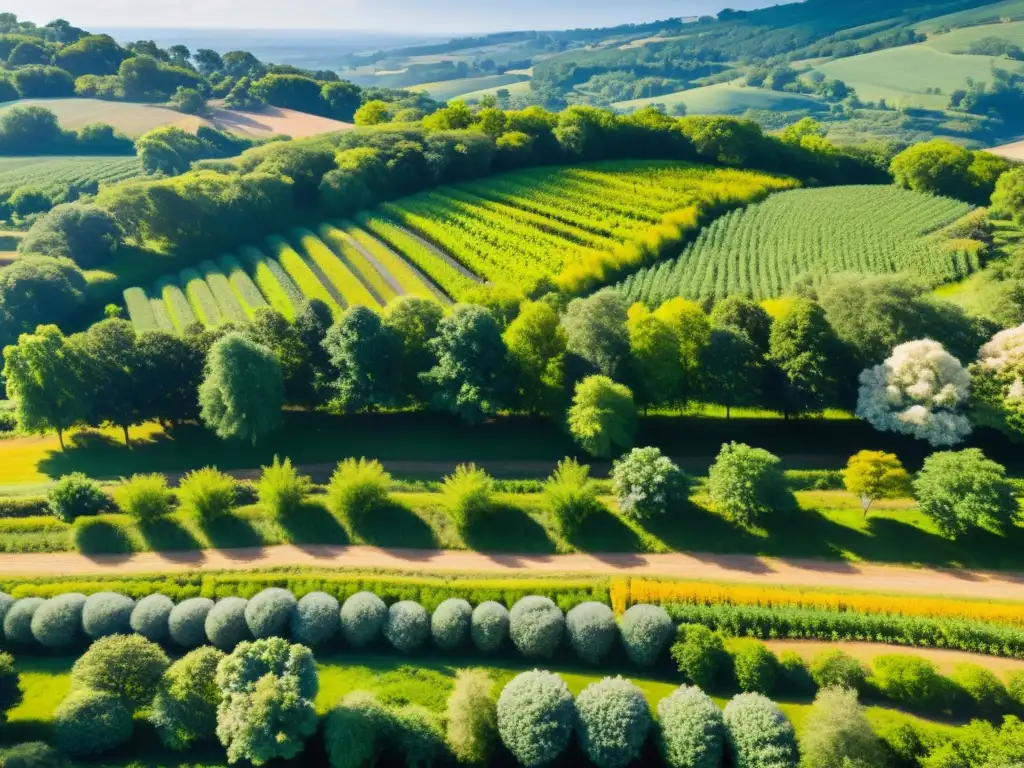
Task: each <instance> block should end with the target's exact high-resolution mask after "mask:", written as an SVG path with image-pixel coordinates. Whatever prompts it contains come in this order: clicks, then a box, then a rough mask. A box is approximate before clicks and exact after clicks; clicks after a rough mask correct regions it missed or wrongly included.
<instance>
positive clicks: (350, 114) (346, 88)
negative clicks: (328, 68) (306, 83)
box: [320, 80, 362, 123]
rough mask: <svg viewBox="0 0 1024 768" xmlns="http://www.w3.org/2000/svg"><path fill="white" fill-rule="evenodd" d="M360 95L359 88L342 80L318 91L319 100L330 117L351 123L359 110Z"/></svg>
mask: <svg viewBox="0 0 1024 768" xmlns="http://www.w3.org/2000/svg"><path fill="white" fill-rule="evenodd" d="M361 95H362V90H361V89H360V88H359V86H357V85H353V84H352V83H350V82H348V81H347V80H342V81H340V82H337V83H327V84H326V85H324V86H323V88H322V89H321V91H320V100H321V101H322V102H323V103H324V106H325V108H326V110H327V112H328V113H329V114H330V116H331V117H333V118H335V119H337V120H344V121H345V122H346V123H351V122H352V120H353V119H354V118H355V113H356V110H357V109H359V102H360V96H361Z"/></svg>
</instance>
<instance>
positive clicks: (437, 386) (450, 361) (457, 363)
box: [420, 304, 508, 423]
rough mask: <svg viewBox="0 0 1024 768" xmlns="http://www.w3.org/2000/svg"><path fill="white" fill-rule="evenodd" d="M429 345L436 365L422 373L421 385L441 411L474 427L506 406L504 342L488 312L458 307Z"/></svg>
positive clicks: (471, 306)
mask: <svg viewBox="0 0 1024 768" xmlns="http://www.w3.org/2000/svg"><path fill="white" fill-rule="evenodd" d="M428 346H429V348H430V349H431V351H432V352H433V353H434V355H435V356H436V359H437V364H436V365H435V366H434V367H433V368H431V369H430V370H429V371H427V372H426V373H422V374H420V380H421V381H422V382H423V383H424V385H425V386H426V387H427V389H428V391H429V392H430V395H431V398H432V399H433V401H434V403H435V405H436V406H437V407H438V408H440V409H442V410H447V411H450V412H452V413H454V414H457V415H458V416H460V417H461V418H462V419H463V420H465V421H467V422H469V423H475V422H479V421H481V420H483V419H484V418H485V417H486V416H488V415H490V414H492V413H494V412H495V411H496V410H497V409H498V408H499V407H500V406H501V405H502V404H503V403H504V402H505V400H506V394H505V393H506V392H507V389H508V377H507V375H506V370H507V359H506V357H507V352H506V349H505V342H504V340H503V339H502V338H501V332H500V330H499V329H498V324H497V323H496V322H495V321H494V317H493V316H492V315H491V313H490V312H488V311H487V310H486V309H484V308H483V307H479V306H476V305H473V304H460V305H458V306H456V307H455V309H454V310H452V313H451V314H450V315H448V316H447V317H445V318H444V319H443V320H441V322H440V323H438V326H437V336H436V337H435V338H433V339H431V341H430V342H429V344H428Z"/></svg>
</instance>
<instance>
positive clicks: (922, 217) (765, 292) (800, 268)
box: [622, 186, 980, 306]
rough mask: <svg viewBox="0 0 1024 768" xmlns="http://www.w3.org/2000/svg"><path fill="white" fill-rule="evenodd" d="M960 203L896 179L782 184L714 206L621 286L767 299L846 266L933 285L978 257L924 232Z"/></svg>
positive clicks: (646, 292)
mask: <svg viewBox="0 0 1024 768" xmlns="http://www.w3.org/2000/svg"><path fill="white" fill-rule="evenodd" d="M969 211H970V206H969V205H968V204H967V203H961V202H958V201H956V200H951V199H948V198H941V197H932V196H930V195H923V194H919V193H916V192H909V191H907V190H903V189H899V188H897V187H874V186H872V187H857V186H850V187H826V188H822V189H809V190H794V191H791V192H785V193H782V194H778V195H775V196H773V197H771V198H769V199H768V200H766V201H764V202H762V203H759V204H757V205H754V206H751V207H750V208H747V209H746V210H743V211H733V212H732V213H730V214H727V215H725V216H723V217H722V218H720V219H718V220H717V221H715V222H714V223H713V224H711V226H709V227H707V228H706V229H704V230H703V231H702V232H701V233H700V236H699V237H698V238H697V240H696V242H694V243H693V244H691V245H690V246H689V247H688V248H687V249H686V250H685V251H684V252H683V253H682V254H681V255H680V256H679V257H678V258H677V259H675V260H673V261H667V262H663V263H661V264H659V265H657V266H653V267H649V268H648V269H645V270H641V271H640V272H637V273H636V274H634V275H631V276H630V277H629V278H627V279H626V280H625V281H624V282H623V283H622V289H623V291H624V292H625V294H626V296H627V297H628V299H629V300H630V301H631V302H633V301H642V302H644V303H646V304H649V305H651V306H656V305H658V304H660V303H661V302H663V301H666V300H668V299H670V298H672V297H675V296H683V297H685V298H691V299H708V298H710V299H715V300H720V299H723V298H725V297H726V296H728V295H732V294H737V293H739V294H750V295H752V296H754V297H755V298H757V299H767V298H772V297H775V296H780V295H782V294H783V293H784V292H785V291H786V289H787V288H788V287H789V286H790V285H791V284H792V282H793V280H794V279H795V278H797V277H798V276H801V275H811V276H814V275H825V274H834V273H838V272H850V271H856V272H868V273H878V274H883V273H891V272H903V271H910V272H913V273H914V274H916V275H918V276H919V277H921V278H922V279H925V280H928V281H930V282H931V283H932V284H934V285H937V284H940V283H944V282H949V281H953V280H957V279H961V278H963V277H966V276H967V275H968V274H970V273H971V272H973V271H975V270H976V269H978V268H979V267H980V264H979V263H978V260H977V256H976V255H971V253H970V252H963V251H960V250H957V249H955V248H950V247H948V246H947V245H946V244H943V243H939V242H937V241H935V240H932V239H929V237H928V236H929V235H931V234H933V233H935V232H936V231H937V230H939V229H940V228H942V227H944V226H946V225H948V224H950V223H952V222H953V221H955V220H956V219H958V218H960V217H961V216H964V215H965V214H967V213H968V212H969ZM950 243H956V241H950Z"/></svg>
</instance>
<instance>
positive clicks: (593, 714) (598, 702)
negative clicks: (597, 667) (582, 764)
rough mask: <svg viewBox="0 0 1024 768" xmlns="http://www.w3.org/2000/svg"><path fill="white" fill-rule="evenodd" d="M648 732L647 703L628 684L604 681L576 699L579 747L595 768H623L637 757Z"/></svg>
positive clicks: (649, 714) (649, 725) (585, 689)
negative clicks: (596, 767)
mask: <svg viewBox="0 0 1024 768" xmlns="http://www.w3.org/2000/svg"><path fill="white" fill-rule="evenodd" d="M650 730H651V712H650V709H649V708H648V707H647V700H646V699H645V698H644V694H643V692H642V691H641V690H640V689H639V688H637V687H636V686H635V685H633V683H631V682H629V681H628V680H623V679H622V678H621V677H616V678H611V677H606V678H605V679H604V680H601V681H600V682H597V683H591V684H590V685H588V686H587V687H586V688H584V689H583V691H581V692H580V695H579V696H578V697H577V698H576V733H577V735H578V737H579V740H580V746H581V747H582V748H583V752H584V754H585V755H586V756H587V758H588V759H589V760H590V762H591V763H593V764H594V765H596V766H598V768H625V767H626V766H627V765H629V764H630V763H631V762H632V761H633V760H635V759H636V758H638V757H639V756H640V752H641V750H642V749H643V746H644V743H645V742H646V741H647V734H648V733H649V732H650Z"/></svg>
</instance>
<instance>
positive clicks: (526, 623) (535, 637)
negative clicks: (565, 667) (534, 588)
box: [509, 595, 565, 659]
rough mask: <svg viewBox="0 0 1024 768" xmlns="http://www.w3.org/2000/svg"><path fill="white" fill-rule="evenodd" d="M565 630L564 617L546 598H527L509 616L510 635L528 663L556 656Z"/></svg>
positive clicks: (534, 596) (514, 607)
mask: <svg viewBox="0 0 1024 768" xmlns="http://www.w3.org/2000/svg"><path fill="white" fill-rule="evenodd" d="M564 630H565V616H564V615H562V611H561V609H560V608H559V607H558V606H557V605H555V604H554V603H553V602H551V600H550V599H548V598H546V597H540V596H537V595H531V596H529V597H524V598H523V599H522V600H519V601H518V602H517V603H516V604H515V605H513V606H512V610H511V611H510V612H509V635H510V636H511V637H512V642H513V643H515V646H516V648H518V649H519V652H520V653H521V654H523V656H525V657H526V658H528V659H550V658H551V657H552V656H554V655H555V651H556V650H558V646H559V644H560V643H561V642H562V633H563V632H564Z"/></svg>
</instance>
